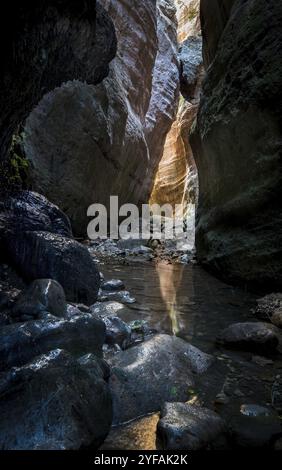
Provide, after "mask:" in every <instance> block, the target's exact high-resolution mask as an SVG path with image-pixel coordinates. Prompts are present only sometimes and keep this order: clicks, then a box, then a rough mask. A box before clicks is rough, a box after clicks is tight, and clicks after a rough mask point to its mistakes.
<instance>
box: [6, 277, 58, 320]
mask: <svg viewBox="0 0 282 470" xmlns="http://www.w3.org/2000/svg"><path fill="white" fill-rule="evenodd" d="M66 310H67V304H66V297H65V293H64V289H63V288H62V286H61V285H60V284H59V283H58V282H57V281H54V280H52V279H38V280H36V281H33V282H32V283H31V284H30V285H29V286H28V287H27V289H25V290H24V291H23V292H22V293H21V294H20V296H19V297H18V299H17V300H16V302H15V305H14V307H13V314H14V315H16V316H23V315H28V316H31V317H38V316H40V315H41V314H42V313H43V312H49V313H51V314H52V315H54V316H55V317H64V316H65V314H66Z"/></svg>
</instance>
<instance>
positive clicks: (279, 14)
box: [192, 0, 282, 289]
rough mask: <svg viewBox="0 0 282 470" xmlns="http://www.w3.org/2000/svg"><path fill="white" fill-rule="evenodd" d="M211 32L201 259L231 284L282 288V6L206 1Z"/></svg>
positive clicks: (201, 152)
mask: <svg viewBox="0 0 282 470" xmlns="http://www.w3.org/2000/svg"><path fill="white" fill-rule="evenodd" d="M202 24H203V31H204V57H205V62H206V65H209V68H208V70H207V76H206V79H205V82H204V86H203V95H202V100H201V106H200V110H199V114H198V119H197V126H196V129H195V133H194V135H193V138H192V144H193V145H192V147H193V151H194V155H195V159H196V163H197V167H198V171H199V184H200V199H199V207H198V216H197V235H196V239H197V250H198V257H199V259H200V260H201V261H202V263H203V264H205V265H207V266H208V267H210V268H211V269H213V270H214V271H215V272H217V273H218V274H219V275H221V276H224V277H225V279H226V278H229V279H230V280H231V281H239V282H241V283H247V284H250V285H252V284H254V285H256V286H257V285H260V286H262V287H263V288H264V289H268V287H270V286H271V288H272V289H274V288H276V289H279V288H281V285H282V250H281V247H282V216H281V202H280V201H281V188H282V176H281V153H280V152H281V125H280V124H279V122H280V119H281V108H282V102H281V97H282V95H281V83H282V78H281V77H282V74H281V63H282V60H281V59H282V56H281V54H282V47H281V25H282V4H281V2H277V1H275V0H270V1H268V2H265V1H263V0H250V1H248V2H246V1H244V0H233V1H231V0H226V1H224V2H219V1H216V0H213V1H210V0H205V1H203V2H202Z"/></svg>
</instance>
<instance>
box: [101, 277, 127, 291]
mask: <svg viewBox="0 0 282 470" xmlns="http://www.w3.org/2000/svg"><path fill="white" fill-rule="evenodd" d="M124 288H125V285H124V283H123V281H121V280H120V279H111V280H110V281H104V282H103V283H102V284H101V289H102V290H105V291H120V290H122V289H124Z"/></svg>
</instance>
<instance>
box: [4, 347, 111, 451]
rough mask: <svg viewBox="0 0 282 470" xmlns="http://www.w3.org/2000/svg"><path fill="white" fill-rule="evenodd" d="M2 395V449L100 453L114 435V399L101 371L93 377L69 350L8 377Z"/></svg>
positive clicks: (41, 358)
mask: <svg viewBox="0 0 282 470" xmlns="http://www.w3.org/2000/svg"><path fill="white" fill-rule="evenodd" d="M93 367H94V366H93ZM0 391H1V401H0V413H1V422H0V440H1V449H2V450H41V449H48V450H75V449H80V448H81V447H85V446H90V445H91V447H92V448H97V447H98V446H99V445H100V444H101V443H102V442H103V440H104V439H105V437H106V436H107V434H108V432H109V430H110V426H111V421H112V404H111V396H110V393H109V389H108V386H107V384H106V382H105V381H104V379H103V375H102V373H101V370H100V369H99V367H98V365H97V368H96V373H95V374H94V373H89V372H88V371H87V370H86V368H85V367H83V366H82V365H80V364H79V363H78V362H77V361H76V360H75V359H73V358H72V357H71V356H70V355H69V354H68V353H67V352H65V351H62V350H59V349H57V350H53V351H50V352H49V353H48V354H46V355H42V356H38V357H36V358H35V359H33V361H32V362H30V363H28V364H26V365H24V366H23V367H19V368H14V369H12V370H11V371H9V372H8V373H7V374H2V375H1V378H0Z"/></svg>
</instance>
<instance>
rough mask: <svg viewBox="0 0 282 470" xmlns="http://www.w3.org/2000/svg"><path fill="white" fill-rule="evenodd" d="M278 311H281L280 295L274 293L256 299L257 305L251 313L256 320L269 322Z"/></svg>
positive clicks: (281, 296)
mask: <svg viewBox="0 0 282 470" xmlns="http://www.w3.org/2000/svg"><path fill="white" fill-rule="evenodd" d="M280 309H282V293H280V292H275V293H273V294H268V295H265V296H264V297H261V298H260V299H257V305H256V307H255V308H254V309H253V310H252V311H253V313H254V314H255V316H256V317H257V318H260V319H261V320H267V321H269V320H271V317H272V315H273V314H274V312H276V311H277V310H280Z"/></svg>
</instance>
